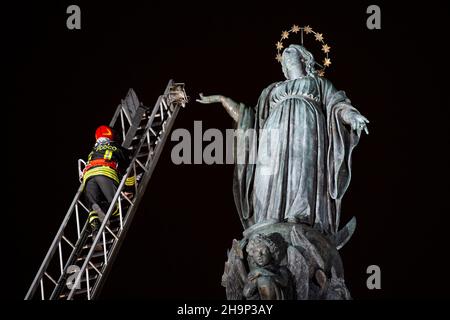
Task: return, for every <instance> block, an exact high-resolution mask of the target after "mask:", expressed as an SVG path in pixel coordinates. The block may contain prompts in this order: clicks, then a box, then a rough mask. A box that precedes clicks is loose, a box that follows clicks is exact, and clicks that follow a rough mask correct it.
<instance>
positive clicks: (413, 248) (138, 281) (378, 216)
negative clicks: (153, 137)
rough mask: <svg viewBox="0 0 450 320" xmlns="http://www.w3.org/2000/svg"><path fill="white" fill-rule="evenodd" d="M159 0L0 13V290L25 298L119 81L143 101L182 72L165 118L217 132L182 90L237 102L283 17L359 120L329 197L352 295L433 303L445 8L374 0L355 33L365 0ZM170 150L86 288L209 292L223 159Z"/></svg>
mask: <svg viewBox="0 0 450 320" xmlns="http://www.w3.org/2000/svg"><path fill="white" fill-rule="evenodd" d="M163 3H166V2H153V1H152V2H148V3H147V4H143V3H139V4H138V3H131V2H130V1H119V2H117V3H112V2H104V3H103V4H100V3H97V4H93V3H92V2H88V1H72V2H64V1H58V2H56V1H55V2H54V3H53V4H46V5H43V4H41V3H40V2H39V3H33V4H22V5H21V6H20V7H19V6H18V7H16V8H14V9H10V10H9V11H8V15H10V19H11V18H12V19H11V22H8V24H9V28H8V30H7V31H8V33H9V35H8V38H10V40H11V41H12V48H14V49H13V50H12V52H11V53H12V55H13V57H12V58H11V60H12V61H13V66H14V76H13V78H12V79H13V85H14V88H13V91H12V99H11V103H12V108H10V107H8V108H10V109H12V110H13V118H14V120H13V121H14V124H17V126H15V131H10V132H11V134H12V136H11V137H10V139H9V141H12V142H13V148H12V149H11V150H13V152H14V156H13V157H11V158H10V161H12V162H13V163H14V169H10V170H11V171H12V172H13V173H14V178H13V182H14V209H13V211H12V212H11V211H10V212H9V213H8V214H7V215H9V216H10V215H13V216H14V227H13V228H12V229H14V234H15V236H14V237H13V250H14V252H15V253H14V254H15V255H16V258H15V262H14V263H13V267H14V269H15V270H14V271H15V274H16V277H15V279H16V280H17V281H16V283H15V284H14V290H13V298H14V299H23V297H24V296H25V293H26V291H27V289H28V287H29V285H30V284H31V281H32V279H33V277H34V275H35V273H36V272H37V270H38V267H39V265H40V263H41V261H42V259H43V258H44V256H45V253H46V251H47V249H48V247H49V246H50V244H51V241H52V240H53V237H54V235H55V233H56V231H57V229H58V227H59V225H60V223H61V221H62V219H63V216H64V214H65V213H66V210H67V209H68V207H69V205H70V202H71V201H72V198H73V196H74V194H75V192H76V190H77V187H78V177H77V168H76V161H77V159H79V158H86V156H87V154H88V153H89V151H90V148H91V146H92V143H93V142H94V141H93V133H94V130H95V128H96V127H97V126H98V125H100V124H103V123H108V122H109V120H110V119H111V117H112V115H113V113H114V111H115V108H116V107H117V105H118V103H119V102H120V100H121V99H122V98H123V97H124V96H125V94H126V93H127V90H128V88H134V89H135V91H136V93H137V95H138V97H139V98H140V100H141V101H143V102H144V104H145V105H147V106H153V104H154V103H155V102H156V99H157V97H158V95H160V94H161V93H162V92H163V90H164V88H165V86H166V84H167V82H168V80H169V79H171V78H172V79H174V80H175V81H177V82H184V83H185V84H186V91H187V94H188V95H189V96H190V103H189V104H188V105H187V107H186V108H185V109H183V110H181V112H180V113H179V115H178V118H177V120H176V122H175V125H174V129H175V128H186V129H188V130H189V131H191V132H193V124H194V121H195V120H201V121H203V130H206V129H208V128H218V129H220V130H222V131H223V132H225V129H227V128H232V125H233V123H232V120H231V118H230V117H229V116H228V115H227V113H226V112H225V111H224V109H223V108H221V107H220V105H201V104H199V103H197V102H195V99H196V98H197V97H198V94H199V93H200V92H203V93H205V94H214V93H220V94H223V95H226V96H229V97H232V98H233V99H234V100H237V101H242V102H245V103H246V104H248V105H255V104H256V102H257V99H258V97H259V94H260V92H261V90H262V89H263V88H265V87H266V86H267V85H268V84H270V83H272V82H275V81H280V80H282V79H283V75H282V72H281V68H280V65H279V64H278V63H277V62H276V61H275V59H274V56H275V54H276V50H275V43H276V41H278V39H279V38H280V34H281V31H282V30H285V29H288V28H290V27H291V26H292V25H293V24H299V25H307V24H308V25H310V26H313V28H315V29H316V30H318V31H320V32H322V33H323V34H324V36H325V38H326V39H327V42H328V44H329V45H330V46H331V47H332V52H331V57H332V65H331V68H330V71H329V72H328V73H327V78H329V79H330V80H331V81H332V82H333V83H334V85H335V86H336V87H337V88H339V89H342V90H345V91H346V93H347V95H348V96H349V97H350V99H351V100H352V103H353V105H355V106H356V107H357V108H358V109H359V110H360V112H361V113H362V114H363V115H365V116H366V117H367V118H368V119H369V120H370V125H369V130H370V135H369V136H365V135H364V136H363V137H362V139H361V141H360V144H359V145H358V146H357V148H356V149H355V151H354V154H353V177H352V182H351V185H350V188H349V190H348V191H347V193H346V196H345V197H344V201H343V220H344V222H346V221H347V220H348V219H350V218H351V217H352V216H353V215H354V216H356V217H357V221H358V226H357V229H356V232H355V234H354V236H353V238H352V239H351V241H350V242H349V243H348V244H347V245H346V246H345V247H344V248H343V249H342V250H341V255H342V259H343V262H344V267H345V273H346V282H347V284H348V287H349V289H350V291H351V293H352V296H353V298H354V299H356V300H361V299H364V300H365V299H387V298H389V299H392V298H393V299H404V298H443V297H445V296H447V298H448V286H449V285H450V282H449V278H448V276H445V275H446V274H447V271H446V269H447V264H446V263H445V261H447V260H448V259H447V256H446V255H447V254H448V249H447V244H448V230H449V225H450V224H449V223H450V219H449V206H448V200H447V199H448V184H447V183H446V178H445V176H446V175H447V171H448V158H447V157H446V156H444V155H445V152H446V151H447V150H446V149H447V148H448V140H447V138H448V115H449V113H448V107H449V99H448V94H446V95H444V92H445V91H444V83H446V82H445V81H444V80H440V79H444V77H445V76H446V74H447V72H446V65H445V64H446V61H447V57H446V54H445V53H444V51H440V50H439V48H440V46H442V43H443V42H445V41H447V40H448V37H447V36H446V35H444V34H443V31H444V30H445V29H447V28H446V26H445V23H446V20H447V21H448V11H446V9H445V8H443V7H441V6H440V5H438V4H428V2H427V5H426V6H420V7H419V5H415V4H411V3H410V2H406V3H405V4H399V5H398V6H397V7H393V6H390V5H388V4H380V7H381V12H382V28H381V30H369V29H367V27H366V19H367V17H368V15H367V14H366V8H367V6H368V5H369V4H372V3H369V2H364V1H363V2H361V3H359V4H347V2H343V1H335V2H330V3H328V2H319V1H300V0H295V1H289V2H280V1H271V2H267V3H266V4H262V2H252V3H251V2H249V3H245V5H244V2H243V1H241V2H238V3H234V4H232V3H231V2H223V3H216V2H213V1H209V2H205V3H204V4H195V5H194V4H193V3H191V2H190V1H189V2H188V1H186V2H183V3H181V4H176V3H175V2H170V4H169V3H166V4H163ZM308 3H312V4H308ZM344 3H345V4H344ZM70 4H78V5H79V6H80V8H81V15H82V18H81V21H82V22H81V23H82V27H81V30H68V29H67V28H66V18H67V16H68V15H67V14H66V8H67V6H68V5H70ZM15 17H17V19H15ZM7 63H8V64H10V63H9V62H7ZM444 137H445V139H444ZM175 144H176V143H175V142H171V141H168V143H167V144H166V147H165V150H164V152H163V154H162V156H161V158H160V160H159V163H158V165H157V167H156V170H155V172H154V175H153V177H152V180H151V182H150V184H149V187H148V189H147V191H146V193H145V197H144V199H143V200H142V202H141V205H140V208H139V210H138V213H137V215H136V216H135V218H134V220H133V223H132V226H131V228H130V230H129V233H128V235H127V238H126V240H125V242H124V244H123V246H122V248H121V250H120V253H119V255H118V257H117V259H116V262H115V265H114V267H113V269H112V271H111V273H110V275H109V278H108V280H107V283H106V285H105V286H104V289H103V291H102V294H101V299H156V298H162V299H224V298H225V290H224V288H222V287H221V285H220V282H221V275H222V272H223V267H224V262H225V260H226V251H227V249H228V248H229V247H230V246H231V243H232V240H233V239H240V238H241V232H242V229H241V225H240V222H239V218H238V215H237V212H236V210H235V206H234V200H233V194H232V174H233V166H232V165H206V164H202V165H178V166H177V165H174V164H173V163H172V162H171V158H170V151H171V149H172V147H173V146H174V145H175ZM8 171H9V170H8ZM10 174H11V172H10ZM12 231H13V230H12ZM372 264H375V265H379V266H380V268H381V272H382V280H381V281H382V289H381V290H368V289H367V287H366V279H367V277H368V275H367V274H366V268H367V267H368V266H369V265H372Z"/></svg>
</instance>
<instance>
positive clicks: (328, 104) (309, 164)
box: [233, 75, 359, 234]
mask: <svg viewBox="0 0 450 320" xmlns="http://www.w3.org/2000/svg"><path fill="white" fill-rule="evenodd" d="M352 112H356V113H358V111H357V110H356V109H355V108H354V107H352V106H351V103H350V100H349V99H348V98H347V97H346V95H345V92H343V91H338V90H336V89H335V87H334V86H333V84H332V83H331V82H330V81H329V80H327V79H325V78H323V77H318V76H315V75H310V76H305V77H301V78H298V79H294V80H286V81H283V82H278V83H274V84H271V85H269V86H268V87H267V88H266V89H264V90H263V91H262V93H261V96H260V97H259V100H258V103H257V105H256V107H255V108H252V107H248V106H246V105H244V104H242V103H241V104H240V105H239V120H238V122H237V124H236V126H237V128H236V129H240V130H237V132H238V133H237V137H238V140H239V138H243V137H242V135H243V134H244V132H245V130H248V129H255V130H254V131H255V132H256V136H255V137H256V138H255V139H251V140H250V142H249V145H248V146H247V147H242V144H241V145H240V147H239V143H238V147H237V148H236V149H235V157H236V158H239V159H247V160H249V159H250V158H252V155H254V160H256V161H247V162H246V163H238V164H236V166H235V172H234V180H233V191H234V198H235V203H236V207H237V210H238V213H239V216H240V218H241V222H242V224H243V226H244V228H248V227H250V226H252V225H254V224H260V223H267V222H269V223H270V222H274V223H275V222H282V221H286V220H287V219H288V218H292V219H295V220H297V221H299V222H305V223H308V224H310V225H312V226H314V227H315V228H317V229H319V230H320V231H321V232H323V233H325V234H334V233H335V232H337V229H338V226H339V220H340V204H341V200H342V197H343V195H344V193H345V191H346V190H347V187H348V185H349V183H350V178H351V153H352V150H353V148H354V147H355V146H356V144H357V143H358V140H359V136H358V135H357V134H356V132H355V131H353V130H351V128H350V126H349V125H347V124H344V122H343V120H342V117H343V116H344V115H345V114H346V113H352ZM347 116H349V114H347ZM270 132H275V133H276V134H272V133H270ZM268 137H270V139H268ZM269 151H270V152H269ZM268 159H269V160H268Z"/></svg>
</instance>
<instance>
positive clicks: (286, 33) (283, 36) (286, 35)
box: [281, 31, 289, 39]
mask: <svg viewBox="0 0 450 320" xmlns="http://www.w3.org/2000/svg"><path fill="white" fill-rule="evenodd" d="M287 38H289V32H287V31H283V32H282V33H281V39H287Z"/></svg>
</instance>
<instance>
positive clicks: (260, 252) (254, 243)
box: [247, 233, 278, 267]
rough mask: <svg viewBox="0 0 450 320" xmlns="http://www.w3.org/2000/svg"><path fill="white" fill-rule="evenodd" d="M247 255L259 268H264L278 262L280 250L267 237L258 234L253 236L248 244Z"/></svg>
mask: <svg viewBox="0 0 450 320" xmlns="http://www.w3.org/2000/svg"><path fill="white" fill-rule="evenodd" d="M247 253H248V255H249V256H250V257H252V259H253V261H255V263H256V264H257V265H258V266H259V267H264V266H266V265H268V264H270V263H271V262H276V261H277V260H278V248H277V246H276V244H275V243H274V242H273V241H272V240H271V239H270V238H269V237H268V236H266V235H263V234H261V233H257V234H255V235H254V236H252V237H251V238H250V240H249V242H248V244H247Z"/></svg>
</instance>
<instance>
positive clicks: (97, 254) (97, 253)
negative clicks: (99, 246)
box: [77, 250, 108, 261]
mask: <svg viewBox="0 0 450 320" xmlns="http://www.w3.org/2000/svg"><path fill="white" fill-rule="evenodd" d="M107 253H108V252H107ZM103 256H104V252H103V250H102V251H96V252H94V253H93V254H92V256H91V258H98V257H103ZM86 257H87V256H82V257H79V258H78V259H77V261H83V260H84V259H86Z"/></svg>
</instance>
